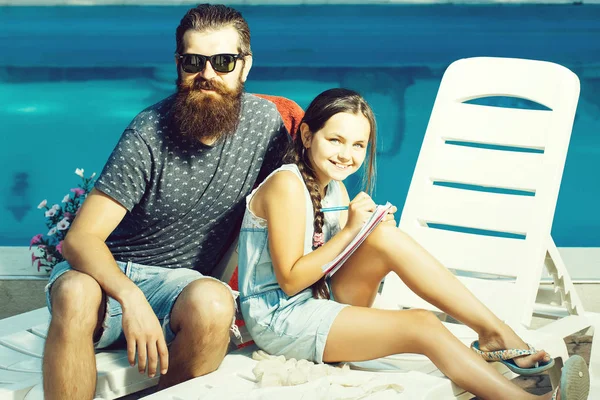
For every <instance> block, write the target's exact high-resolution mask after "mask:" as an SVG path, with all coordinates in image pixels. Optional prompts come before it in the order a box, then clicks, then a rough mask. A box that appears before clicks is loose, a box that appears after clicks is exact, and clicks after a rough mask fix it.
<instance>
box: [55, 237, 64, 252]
mask: <svg viewBox="0 0 600 400" xmlns="http://www.w3.org/2000/svg"><path fill="white" fill-rule="evenodd" d="M63 242H64V240H61V241H60V243H59V244H57V245H56V251H58V252H59V253H60V254H62V244H63Z"/></svg>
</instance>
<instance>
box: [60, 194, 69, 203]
mask: <svg viewBox="0 0 600 400" xmlns="http://www.w3.org/2000/svg"><path fill="white" fill-rule="evenodd" d="M70 199H71V196H70V195H68V194H65V197H63V199H62V203H66V202H68V201H69V200H70Z"/></svg>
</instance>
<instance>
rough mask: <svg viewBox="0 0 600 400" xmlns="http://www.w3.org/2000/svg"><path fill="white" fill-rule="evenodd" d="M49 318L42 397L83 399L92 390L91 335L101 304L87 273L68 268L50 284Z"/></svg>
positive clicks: (93, 359)
mask: <svg viewBox="0 0 600 400" xmlns="http://www.w3.org/2000/svg"><path fill="white" fill-rule="evenodd" d="M51 294H52V320H51V321H50V327H49V329H48V338H47V339H46V347H45V349H44V360H43V379H44V397H45V399H46V400H54V399H60V400H71V399H73V400H86V399H92V398H93V397H94V392H95V390H96V357H95V354H94V345H93V338H94V334H95V333H98V332H99V331H100V329H101V326H102V325H101V324H102V322H101V321H102V320H103V316H104V310H105V307H104V305H103V301H102V298H103V296H102V290H101V289H100V285H99V284H98V283H97V282H96V281H95V280H94V279H93V278H92V277H90V276H89V275H86V274H84V273H81V272H77V271H69V272H66V273H65V274H64V275H62V276H61V277H60V278H58V279H57V280H56V282H55V283H54V284H53V285H52V291H51Z"/></svg>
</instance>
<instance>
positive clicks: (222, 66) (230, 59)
mask: <svg viewBox="0 0 600 400" xmlns="http://www.w3.org/2000/svg"><path fill="white" fill-rule="evenodd" d="M175 56H176V57H177V58H178V59H179V63H180V65H181V69H183V70H184V71H185V72H187V73H188V74H195V73H198V72H202V71H204V68H205V67H206V61H207V60H208V61H210V65H212V67H213V69H214V70H215V71H217V72H223V73H226V72H231V71H233V70H234V69H235V63H236V61H237V60H238V59H239V58H244V56H243V55H241V54H225V53H223V54H215V55H212V56H203V55H202V54H175Z"/></svg>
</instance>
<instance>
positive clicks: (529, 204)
mask: <svg viewBox="0 0 600 400" xmlns="http://www.w3.org/2000/svg"><path fill="white" fill-rule="evenodd" d="M440 199H443V201H440ZM535 206H536V202H535V198H534V197H526V196H513V195H507V194H498V193H484V192H475V191H469V190H461V189H455V188H448V187H442V186H433V185H432V186H429V187H427V189H426V190H424V191H423V197H422V198H421V199H420V204H419V207H418V209H414V210H413V212H412V213H411V212H409V213H407V214H406V216H405V215H403V216H402V219H404V218H409V219H416V220H419V221H423V222H433V223H437V224H449V225H455V226H460V227H465V228H475V229H484V230H490V231H500V232H511V233H515V234H524V235H526V234H527V233H528V232H529V231H530V230H533V229H534V228H535V226H533V227H532V224H533V223H535V222H537V221H536V220H535V216H536V212H535Z"/></svg>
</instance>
